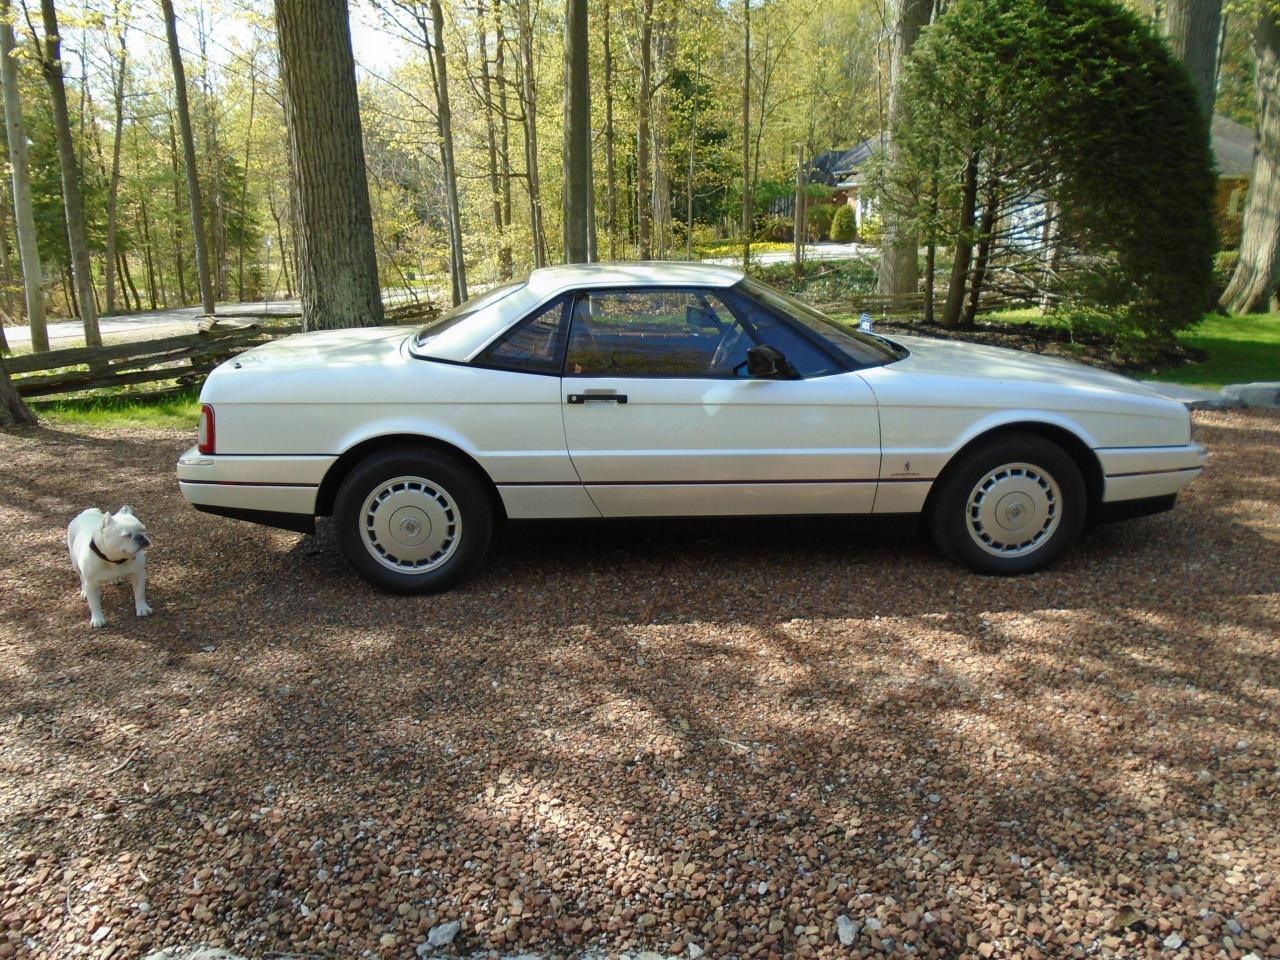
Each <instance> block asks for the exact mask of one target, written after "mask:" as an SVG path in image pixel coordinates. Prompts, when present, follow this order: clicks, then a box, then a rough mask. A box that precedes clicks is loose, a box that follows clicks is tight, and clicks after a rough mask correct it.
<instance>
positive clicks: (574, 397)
mask: <svg viewBox="0 0 1280 960" xmlns="http://www.w3.org/2000/svg"><path fill="white" fill-rule="evenodd" d="M597 400H600V401H604V402H606V403H626V402H627V395H626V394H625V393H571V394H569V396H568V397H567V398H566V399H565V402H566V403H575V404H576V403H594V402H596V401H597Z"/></svg>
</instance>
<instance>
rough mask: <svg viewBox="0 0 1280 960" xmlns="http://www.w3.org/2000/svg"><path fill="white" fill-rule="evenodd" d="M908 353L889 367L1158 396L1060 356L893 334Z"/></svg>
mask: <svg viewBox="0 0 1280 960" xmlns="http://www.w3.org/2000/svg"><path fill="white" fill-rule="evenodd" d="M893 339H894V340H895V341H897V342H899V343H901V344H902V345H903V346H904V347H906V348H907V349H909V350H910V351H911V356H909V357H907V358H906V359H904V360H900V361H898V362H897V363H895V364H894V365H893V366H894V368H895V369H897V370H901V371H902V372H904V373H905V372H908V371H911V372H917V373H928V374H941V375H945V376H950V377H980V378H982V379H984V380H1006V381H1008V380H1022V381H1033V382H1036V383H1043V384H1051V385H1057V386H1067V387H1086V388H1088V387H1091V388H1094V389H1098V390H1107V391H1111V392H1113V393H1127V394H1133V395H1136V396H1141V397H1160V396H1161V394H1160V393H1159V391H1157V390H1155V389H1153V388H1151V387H1149V386H1147V385H1146V384H1143V383H1139V382H1138V381H1136V380H1132V379H1130V378H1129V377H1125V376H1121V375H1120V374H1118V373H1111V372H1109V371H1107V370H1099V369H1097V368H1096V367H1087V366H1085V365H1084V364H1080V363H1073V362H1072V361H1070V360H1063V359H1061V358H1059V357H1046V356H1042V355H1040V354H1037V353H1026V352H1024V351H1021V350H1008V349H1005V348H1004V347H987V346H982V345H980V344H976V343H965V342H963V341H959V340H936V339H932V338H929V337H894V338H893Z"/></svg>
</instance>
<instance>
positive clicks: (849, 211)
mask: <svg viewBox="0 0 1280 960" xmlns="http://www.w3.org/2000/svg"><path fill="white" fill-rule="evenodd" d="M857 235H858V220H857V217H855V216H854V213H853V207H851V206H849V205H848V204H847V203H844V204H841V205H840V208H839V209H838V210H836V212H835V214H834V215H833V216H832V218H831V230H830V232H829V233H828V234H827V236H828V237H830V238H831V239H832V240H834V241H835V242H836V243H851V242H853V239H854V238H855V237H856V236H857Z"/></svg>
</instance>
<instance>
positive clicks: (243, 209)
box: [236, 51, 258, 303]
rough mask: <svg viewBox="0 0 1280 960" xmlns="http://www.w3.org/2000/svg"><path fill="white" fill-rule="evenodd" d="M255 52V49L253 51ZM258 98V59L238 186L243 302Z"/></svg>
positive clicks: (252, 63)
mask: <svg viewBox="0 0 1280 960" xmlns="http://www.w3.org/2000/svg"><path fill="white" fill-rule="evenodd" d="M255 53H256V51H255ZM257 100H258V59H257V57H256V55H255V57H254V59H253V60H251V61H250V62H249V125H248V129H247V130H246V131H245V137H244V184H243V185H242V186H241V187H240V244H239V247H240V249H239V251H238V253H237V256H236V299H237V300H239V301H240V302H241V303H243V302H244V246H245V239H246V238H247V236H248V233H249V229H248V224H249V219H248V218H249V160H250V158H251V156H252V154H251V153H250V148H251V147H252V146H253V111H254V107H256V106H257Z"/></svg>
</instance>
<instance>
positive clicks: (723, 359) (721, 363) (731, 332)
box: [711, 326, 747, 374]
mask: <svg viewBox="0 0 1280 960" xmlns="http://www.w3.org/2000/svg"><path fill="white" fill-rule="evenodd" d="M746 335H747V332H746V331H745V330H743V329H742V328H741V327H738V326H733V327H730V328H729V329H728V330H726V331H725V334H724V336H723V337H721V338H720V343H719V344H717V345H716V352H715V354H714V356H712V358H711V372H712V373H724V372H725V370H727V369H729V370H730V372H732V373H734V374H736V373H737V372H738V367H741V366H743V364H744V363H745V362H746V361H743V363H739V364H738V365H737V366H734V367H732V368H731V369H730V364H731V363H732V362H733V358H734V357H735V356H736V355H737V352H738V347H739V346H741V344H742V341H743V339H744V338H745V337H746Z"/></svg>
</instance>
